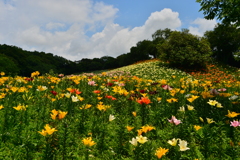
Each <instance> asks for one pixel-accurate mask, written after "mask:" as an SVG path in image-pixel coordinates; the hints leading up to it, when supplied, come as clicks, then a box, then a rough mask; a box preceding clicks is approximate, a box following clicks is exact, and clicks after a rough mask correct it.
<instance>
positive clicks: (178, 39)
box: [157, 29, 211, 67]
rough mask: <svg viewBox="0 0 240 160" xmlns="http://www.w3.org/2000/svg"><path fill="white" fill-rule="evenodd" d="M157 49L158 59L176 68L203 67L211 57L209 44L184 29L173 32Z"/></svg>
mask: <svg viewBox="0 0 240 160" xmlns="http://www.w3.org/2000/svg"><path fill="white" fill-rule="evenodd" d="M157 48H158V51H159V58H160V59H162V60H165V61H168V62H169V63H170V65H172V66H177V67H204V65H205V62H206V61H207V60H208V59H209V57H210V55H211V48H210V45H209V42H208V41H207V40H206V39H205V38H201V37H198V36H195V35H192V34H190V33H189V32H188V30H186V29H184V30H183V31H182V32H179V31H173V32H172V33H171V35H170V36H169V37H168V38H167V39H166V40H165V41H164V42H163V43H160V44H159V45H158V46H157Z"/></svg>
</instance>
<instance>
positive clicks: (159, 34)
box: [151, 28, 172, 58]
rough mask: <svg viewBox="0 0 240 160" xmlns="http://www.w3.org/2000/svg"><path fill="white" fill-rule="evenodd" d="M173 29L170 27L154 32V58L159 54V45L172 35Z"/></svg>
mask: <svg viewBox="0 0 240 160" xmlns="http://www.w3.org/2000/svg"><path fill="white" fill-rule="evenodd" d="M171 33H172V31H171V30H170V29H169V28H165V29H164V30H162V29H159V30H157V31H156V32H154V33H153V34H152V39H153V41H152V45H153V46H152V47H151V50H152V52H153V53H154V54H155V55H154V58H156V57H157V56H158V54H159V53H158V49H157V46H159V45H161V44H163V43H164V42H165V40H166V39H168V37H169V36H170V35H171Z"/></svg>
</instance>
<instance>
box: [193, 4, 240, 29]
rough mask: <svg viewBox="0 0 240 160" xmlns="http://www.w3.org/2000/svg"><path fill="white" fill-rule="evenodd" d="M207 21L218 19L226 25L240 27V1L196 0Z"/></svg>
mask: <svg viewBox="0 0 240 160" xmlns="http://www.w3.org/2000/svg"><path fill="white" fill-rule="evenodd" d="M196 2H198V3H200V5H201V9H200V11H203V14H204V15H205V18H206V19H214V18H217V19H218V20H221V21H222V22H223V23H224V24H231V23H235V25H236V26H240V0H196Z"/></svg>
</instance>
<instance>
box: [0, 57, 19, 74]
mask: <svg viewBox="0 0 240 160" xmlns="http://www.w3.org/2000/svg"><path fill="white" fill-rule="evenodd" d="M0 72H5V73H6V74H13V75H16V74H18V73H19V68H18V66H17V65H16V64H15V63H14V61H13V60H11V59H10V58H9V57H7V56H5V55H4V54H0Z"/></svg>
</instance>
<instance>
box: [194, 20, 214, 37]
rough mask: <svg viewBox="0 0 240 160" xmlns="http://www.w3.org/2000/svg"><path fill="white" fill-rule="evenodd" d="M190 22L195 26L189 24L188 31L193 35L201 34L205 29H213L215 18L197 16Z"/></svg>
mask: <svg viewBox="0 0 240 160" xmlns="http://www.w3.org/2000/svg"><path fill="white" fill-rule="evenodd" d="M191 24H193V25H195V27H194V26H190V27H189V32H190V33H192V34H194V35H198V36H203V34H204V33H205V32H206V31H208V30H213V29H214V27H215V25H216V24H217V21H216V20H215V19H213V20H206V19H202V18H197V19H195V20H194V21H193V22H192V23H191ZM196 26H197V27H196Z"/></svg>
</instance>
